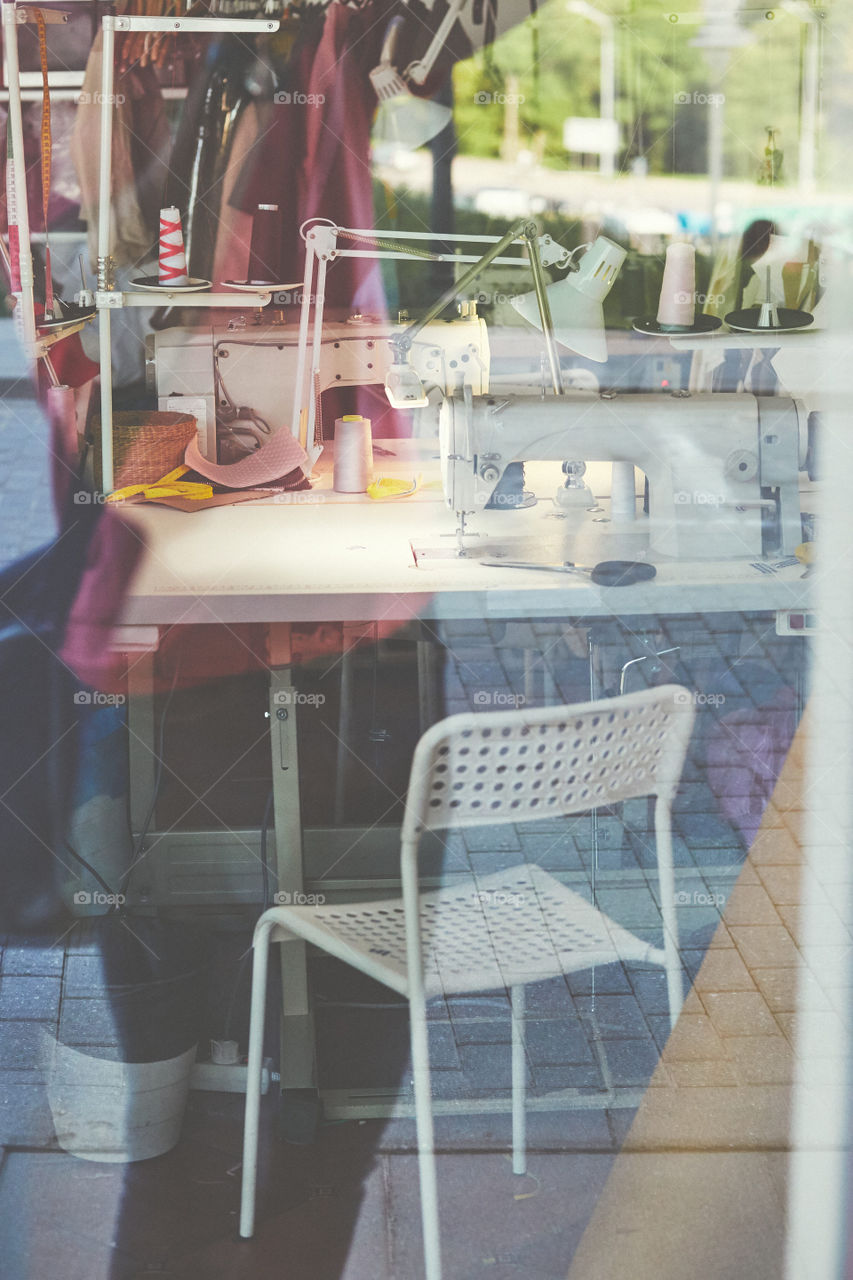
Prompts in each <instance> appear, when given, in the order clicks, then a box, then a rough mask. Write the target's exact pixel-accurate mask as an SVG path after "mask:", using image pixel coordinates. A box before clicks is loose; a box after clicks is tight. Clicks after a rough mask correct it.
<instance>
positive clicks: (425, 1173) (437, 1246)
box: [409, 997, 441, 1280]
mask: <svg viewBox="0 0 853 1280" xmlns="http://www.w3.org/2000/svg"><path fill="white" fill-rule="evenodd" d="M409 1015H410V1018H411V1036H412V1069H413V1074H414V1084H415V1121H416V1124H417V1130H418V1171H419V1174H420V1184H421V1221H422V1223H423V1233H424V1261H425V1265H426V1280H441V1239H440V1236H439V1222H438V1179H437V1176H436V1168H435V1138H434V1134H433V1122H432V1094H431V1088H430V1073H429V1037H428V1035H427V1023H426V1007H425V1005H424V1002H423V999H422V998H421V999H418V998H415V997H413V998H412V999H411V1000H410V1002H409Z"/></svg>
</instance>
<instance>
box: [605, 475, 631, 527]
mask: <svg viewBox="0 0 853 1280" xmlns="http://www.w3.org/2000/svg"><path fill="white" fill-rule="evenodd" d="M636 518H637V491H636V484H635V480H634V464H633V462H614V463H613V472H612V479H611V483H610V519H611V520H612V521H613V522H614V524H630V522H631V521H632V520H636Z"/></svg>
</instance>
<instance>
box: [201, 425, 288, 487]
mask: <svg viewBox="0 0 853 1280" xmlns="http://www.w3.org/2000/svg"><path fill="white" fill-rule="evenodd" d="M307 461H308V454H307V453H306V452H305V450H304V449H303V448H302V445H301V444H300V443H299V441H298V440H296V439H294V437H293V436H292V435H291V434H290V432H289V431H288V430H287V428H286V427H282V428H281V430H280V431H276V433H275V435H274V436H273V437H272V439H270V440H268V441H267V443H266V444H264V445H261V447H260V449H256V450H255V452H254V453H250V454H249V456H248V457H247V458H241V459H240V461H239V462H232V463H229V464H228V465H227V466H223V465H221V464H220V463H218V462H210V461H209V460H208V459H207V458H205V457H203V456H202V454H201V451H200V450H199V447H198V441H197V440H195V439H194V440H191V441H190V443H189V444H188V445H187V450H186V453H185V454H184V462H185V463H186V464H187V466H188V467H192V469H193V471H197V472H198V473H199V475H201V476H204V478H205V479H206V480H212V481H213V482H214V483H215V484H224V485H225V486H226V488H228V489H250V488H252V487H253V486H254V485H262V484H268V483H269V481H270V480H280V479H281V478H282V477H283V476H286V475H289V474H290V472H291V471H293V470H295V468H296V467H301V466H303V464H305V463H307Z"/></svg>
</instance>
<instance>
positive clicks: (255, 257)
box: [248, 204, 282, 284]
mask: <svg viewBox="0 0 853 1280" xmlns="http://www.w3.org/2000/svg"><path fill="white" fill-rule="evenodd" d="M281 240H282V223H281V215H280V213H279V210H278V205H277V204H259V205H258V208H257V212H256V213H255V216H254V218H253V219H252V242H251V246H250V248H249V269H248V280H249V284H278V283H279V281H280V280H281Z"/></svg>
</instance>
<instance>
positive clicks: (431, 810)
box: [402, 684, 695, 840]
mask: <svg viewBox="0 0 853 1280" xmlns="http://www.w3.org/2000/svg"><path fill="white" fill-rule="evenodd" d="M694 713H695V708H694V700H693V695H692V694H691V693H690V692H689V691H688V690H687V689H683V688H681V686H680V685H674V684H669V685H661V686H660V687H659V688H656V689H644V690H642V691H641V692H639V693H630V694H626V695H625V696H624V697H619V698H606V699H603V700H601V701H597V702H585V703H581V704H577V705H575V706H567V707H544V708H537V709H535V710H523V709H522V710H513V711H497V712H483V713H470V714H463V715H456V716H449V717H448V718H447V719H446V720H442V721H440V722H439V723H438V724H435V725H433V726H432V727H431V728H430V729H428V730H427V732H426V733H425V734H424V736H423V737H422V738H421V740H420V742H419V743H418V745H417V748H416V749H415V755H414V759H413V761H412V770H411V774H410V777H409V792H408V796H407V799H406V814H405V817H404V820H403V833H402V834H403V838H404V839H409V840H411V839H417V837H418V836H419V835H420V833H421V832H422V831H425V830H438V829H443V828H448V827H472V826H480V825H485V824H488V825H494V826H499V825H500V824H501V823H506V822H530V821H535V820H536V819H537V818H552V817H555V816H557V815H566V814H571V813H582V812H584V811H586V810H589V809H596V808H598V807H599V806H600V805H609V804H616V803H618V802H619V801H620V800H629V799H631V798H632V797H635V796H647V795H660V796H664V797H666V798H668V799H671V798H672V797H673V796H674V794H675V789H676V787H677V785H678V780H679V778H680V776H681V769H682V766H683V764H684V756H685V753H686V751H687V743H688V741H689V738H690V732H691V729H692V725H693V717H694Z"/></svg>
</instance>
